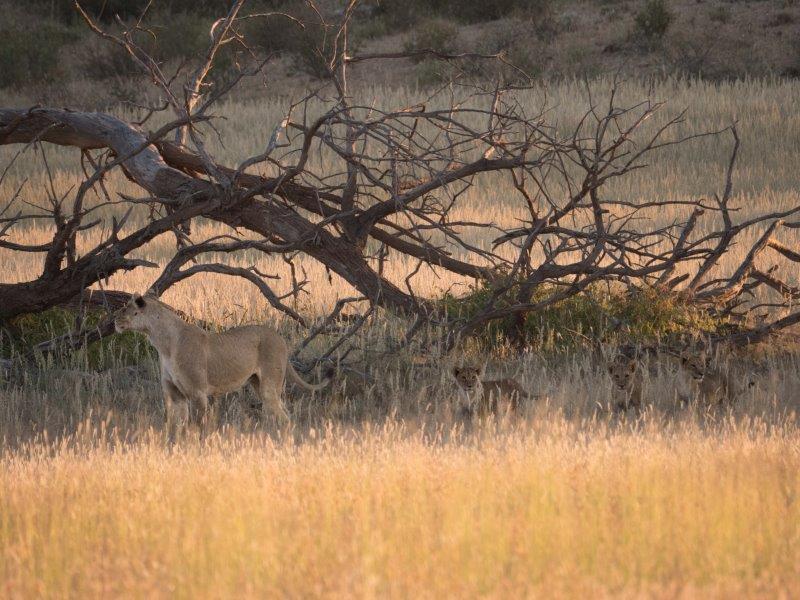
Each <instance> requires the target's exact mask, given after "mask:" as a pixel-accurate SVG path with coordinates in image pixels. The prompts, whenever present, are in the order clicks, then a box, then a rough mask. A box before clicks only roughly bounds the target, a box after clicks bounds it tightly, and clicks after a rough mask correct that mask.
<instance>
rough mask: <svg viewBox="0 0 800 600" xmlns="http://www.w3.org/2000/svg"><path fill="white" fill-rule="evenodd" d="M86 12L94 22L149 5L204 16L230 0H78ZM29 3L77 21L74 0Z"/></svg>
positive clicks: (54, 15)
mask: <svg viewBox="0 0 800 600" xmlns="http://www.w3.org/2000/svg"><path fill="white" fill-rule="evenodd" d="M79 2H80V5H81V7H82V8H83V9H84V11H86V13H87V14H89V15H91V16H92V17H93V18H95V19H97V20H98V21H101V22H105V23H112V22H114V20H115V18H116V17H117V16H118V17H120V18H121V19H123V20H127V19H134V18H138V17H139V16H141V15H142V13H143V11H144V10H145V9H146V8H147V7H148V5H152V6H151V9H152V8H156V9H158V10H159V11H160V12H165V13H173V14H178V13H192V14H195V15H204V16H222V15H223V14H224V13H225V12H226V11H227V10H228V8H229V7H230V5H231V4H232V0H158V1H157V2H152V1H151V0H79ZM30 5H32V7H33V9H34V10H36V11H37V12H38V13H39V14H42V15H43V16H49V17H50V18H53V19H58V20H60V21H63V22H65V23H75V22H78V21H80V20H81V17H80V14H79V13H78V12H77V10H76V9H75V2H74V0H31V2H30Z"/></svg>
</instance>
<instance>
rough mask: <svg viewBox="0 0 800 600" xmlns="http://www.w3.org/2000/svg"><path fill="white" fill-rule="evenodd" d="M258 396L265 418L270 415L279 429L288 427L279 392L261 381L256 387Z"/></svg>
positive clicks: (287, 414)
mask: <svg viewBox="0 0 800 600" xmlns="http://www.w3.org/2000/svg"><path fill="white" fill-rule="evenodd" d="M258 396H259V398H261V403H262V405H263V408H262V410H263V411H264V415H265V416H266V415H267V414H270V415H272V416H273V417H274V418H275V420H276V421H277V423H278V426H279V427H286V426H287V425H289V422H290V419H289V413H288V412H286V407H285V406H284V405H283V400H282V399H281V393H280V391H279V390H277V389H275V388H274V387H273V386H272V385H270V383H269V382H267V381H264V380H263V379H262V380H261V381H260V382H259V385H258Z"/></svg>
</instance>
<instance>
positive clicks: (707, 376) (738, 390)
mask: <svg viewBox="0 0 800 600" xmlns="http://www.w3.org/2000/svg"><path fill="white" fill-rule="evenodd" d="M681 366H682V367H683V369H684V371H685V372H686V374H687V375H688V376H689V389H690V391H691V396H692V397H694V398H697V399H700V400H703V401H705V402H708V403H710V404H722V403H723V402H725V401H726V400H735V399H736V398H738V397H739V396H742V395H743V394H744V393H745V392H746V391H747V390H748V389H749V388H752V387H753V386H755V381H753V380H752V379H747V380H745V381H742V380H741V379H738V378H736V377H733V376H732V375H731V373H729V372H728V371H726V370H725V369H723V368H721V367H720V366H719V365H717V366H713V365H711V364H709V360H708V357H707V356H706V355H705V354H704V353H701V354H686V353H685V354H682V355H681ZM686 396H687V395H684V397H682V398H681V399H682V400H683V401H684V402H688V400H689V398H688V397H686Z"/></svg>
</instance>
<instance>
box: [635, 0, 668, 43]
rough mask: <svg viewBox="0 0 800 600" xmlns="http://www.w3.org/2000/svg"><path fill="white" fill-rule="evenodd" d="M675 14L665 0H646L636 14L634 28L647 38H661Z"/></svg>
mask: <svg viewBox="0 0 800 600" xmlns="http://www.w3.org/2000/svg"><path fill="white" fill-rule="evenodd" d="M673 20H675V15H674V14H673V13H672V11H671V10H670V9H669V5H668V4H667V1H666V0H647V2H646V3H645V5H644V7H643V8H642V10H641V11H639V12H638V13H637V14H636V19H635V23H636V29H637V31H638V32H639V33H640V34H641V35H642V36H644V37H645V38H646V39H648V40H655V39H661V38H662V37H664V34H666V33H667V30H668V29H669V26H670V25H672V21H673Z"/></svg>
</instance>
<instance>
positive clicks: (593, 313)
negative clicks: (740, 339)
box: [441, 286, 732, 349]
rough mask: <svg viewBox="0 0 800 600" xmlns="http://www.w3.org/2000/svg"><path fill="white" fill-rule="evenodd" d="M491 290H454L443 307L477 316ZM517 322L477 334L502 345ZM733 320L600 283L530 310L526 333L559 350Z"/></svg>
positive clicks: (505, 302) (670, 334)
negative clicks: (457, 293)
mask: <svg viewBox="0 0 800 600" xmlns="http://www.w3.org/2000/svg"><path fill="white" fill-rule="evenodd" d="M552 292H553V290H552V289H549V288H547V289H545V288H542V289H539V290H538V291H537V292H536V293H535V294H534V296H533V298H532V299H531V301H532V302H537V301H541V300H544V299H545V298H547V297H548V296H549V295H550V293H552ZM492 295H493V290H492V289H491V288H490V287H487V286H482V287H476V288H473V289H472V290H471V291H470V293H468V294H467V295H465V296H460V297H456V296H453V295H451V294H448V295H445V296H444V297H443V298H442V299H441V306H442V307H443V309H444V310H445V311H446V312H447V314H448V315H449V316H451V317H457V318H461V319H464V320H468V319H470V318H471V317H474V316H475V315H477V314H478V313H479V312H480V311H481V310H482V309H483V308H484V307H485V306H486V305H487V303H488V302H489V300H490V299H491V298H492ZM509 304H510V301H509V299H508V298H504V297H500V298H499V299H498V300H497V301H496V303H495V307H496V308H502V307H504V306H509ZM516 327H517V321H516V319H515V318H513V317H510V318H507V319H499V320H496V321H491V322H489V323H487V324H486V325H485V326H484V328H483V329H482V331H481V332H480V334H479V339H480V341H481V342H482V343H483V344H485V345H487V346H489V347H495V346H501V345H503V344H505V343H507V342H508V341H509V339H511V338H512V337H513V336H514V335H515V329H516ZM731 327H732V324H731V323H729V322H728V321H727V320H725V319H719V318H712V317H711V316H710V315H709V313H707V312H705V311H702V310H700V309H698V308H697V307H694V306H692V305H689V304H686V303H684V302H682V301H681V300H680V299H679V298H678V297H676V296H671V295H667V294H663V293H660V292H657V291H656V290H652V289H635V290H631V291H627V292H625V291H617V292H609V291H608V290H607V289H601V288H600V287H595V288H590V289H589V290H587V291H585V292H584V293H582V294H578V295H575V296H573V297H571V298H569V299H567V300H563V301H562V302H559V303H557V304H554V305H551V306H549V307H547V308H545V309H543V310H541V311H537V312H531V313H529V314H528V315H526V317H525V319H524V323H523V333H524V338H525V340H526V342H527V343H528V344H530V345H532V346H534V347H536V348H539V349H556V348H562V347H571V346H576V345H583V344H585V343H586V341H587V339H591V340H605V341H606V342H612V341H615V339H614V338H620V337H624V341H634V342H639V343H647V342H653V341H656V340H669V339H672V338H680V337H683V336H687V335H697V334H699V333H708V332H722V331H726V330H728V329H730V328H731Z"/></svg>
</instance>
